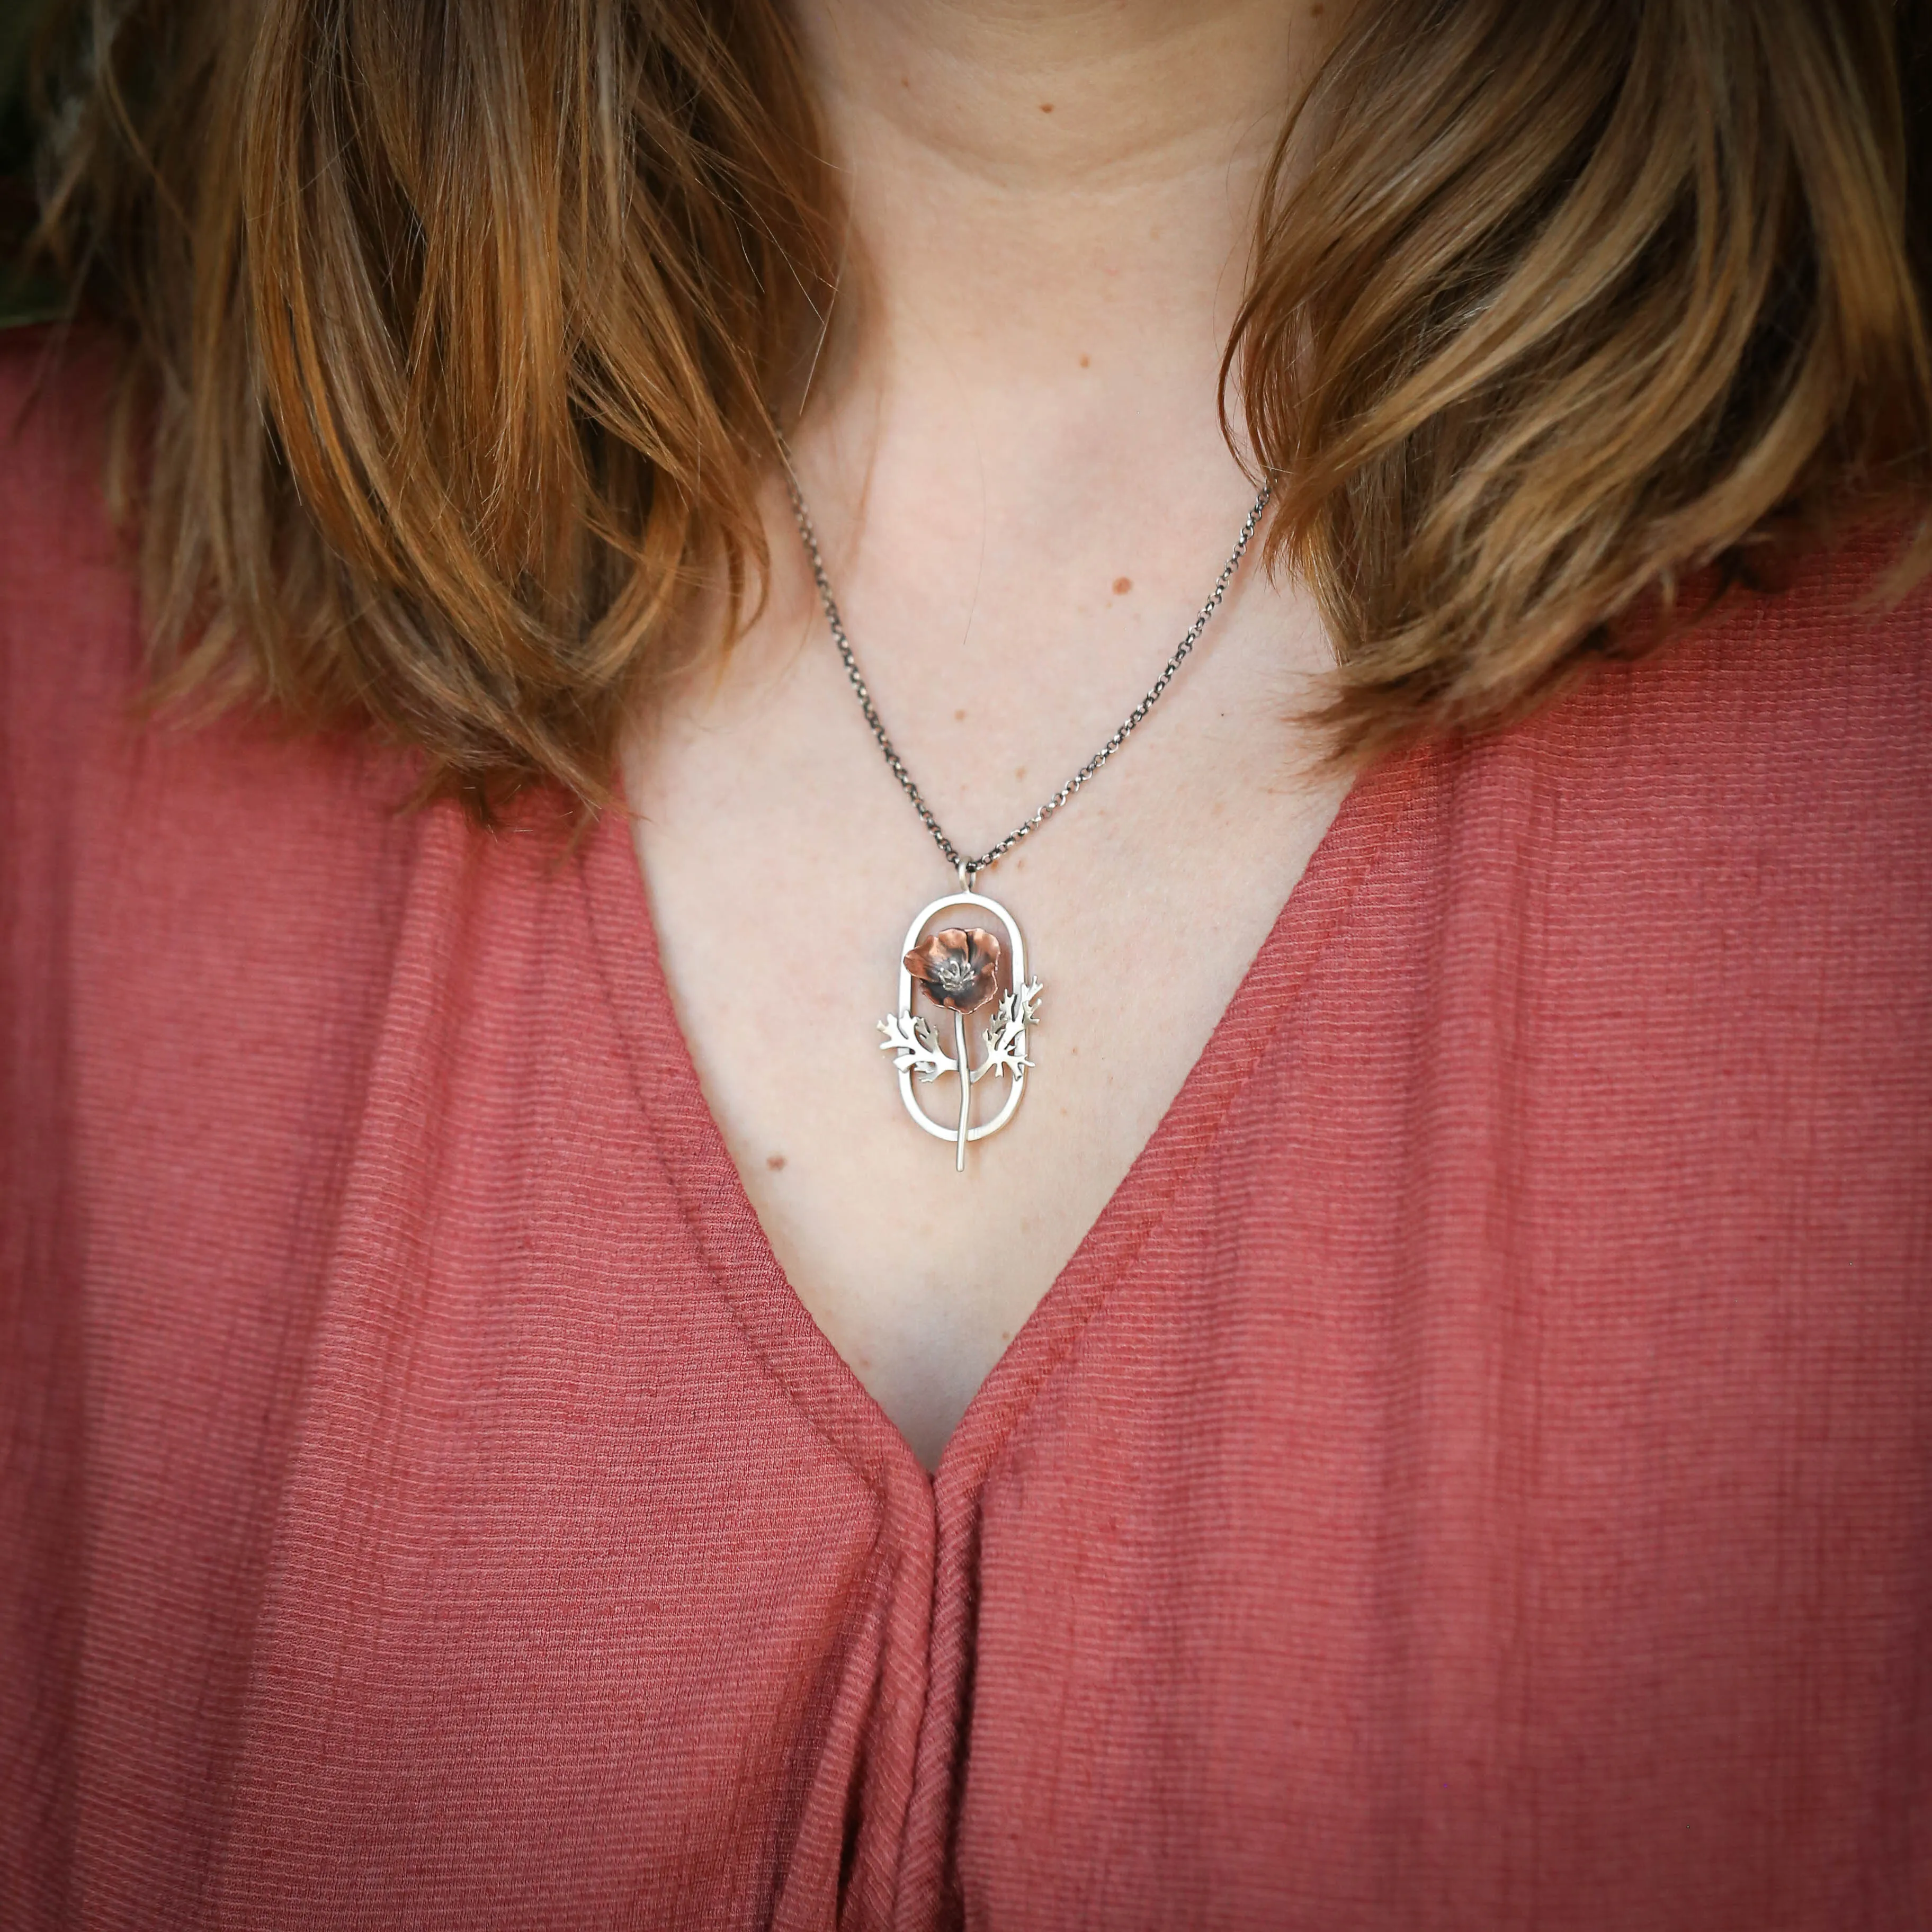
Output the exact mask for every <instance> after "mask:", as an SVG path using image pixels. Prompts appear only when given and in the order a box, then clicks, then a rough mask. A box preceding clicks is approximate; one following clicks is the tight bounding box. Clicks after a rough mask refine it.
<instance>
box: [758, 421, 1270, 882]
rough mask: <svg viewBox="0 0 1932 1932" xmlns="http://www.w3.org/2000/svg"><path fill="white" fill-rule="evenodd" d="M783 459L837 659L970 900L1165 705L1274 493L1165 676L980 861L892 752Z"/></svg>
mask: <svg viewBox="0 0 1932 1932" xmlns="http://www.w3.org/2000/svg"><path fill="white" fill-rule="evenodd" d="M778 450H779V453H780V455H781V456H782V458H784V472H785V489H786V490H787V493H789V495H790V498H791V509H792V515H793V517H795V518H796V520H797V523H798V533H799V536H800V537H802V538H803V539H804V541H805V556H806V557H807V558H808V560H809V561H810V562H811V577H812V581H813V582H814V583H815V584H817V586H818V601H819V602H820V604H822V605H823V607H824V610H825V621H826V624H827V625H828V626H829V628H830V629H831V632H832V642H833V643H835V644H836V645H837V646H838V655H839V656H840V657H841V658H842V659H843V660H844V665H845V675H846V676H847V678H849V679H850V680H851V685H852V688H853V691H854V692H855V693H856V694H857V697H858V700H859V709H860V710H861V711H862V712H864V713H865V722H866V723H867V724H869V725H870V726H871V727H872V736H874V738H876V739H877V740H878V742H879V749H880V751H882V752H883V754H885V760H886V764H887V765H888V766H889V767H890V769H891V771H892V775H893V777H894V778H897V779H898V781H899V784H900V787H901V789H902V790H904V793H905V795H906V796H907V798H909V799H911V801H912V808H913V811H916V812H917V813H918V814H919V820H920V822H921V823H922V824H923V825H924V826H925V827H926V830H927V831H929V832H931V833H932V838H933V842H934V843H935V844H936V845H938V847H939V849H940V850H941V852H943V853H944V854H945V855H946V862H947V864H948V865H950V866H952V867H953V868H954V869H955V870H956V871H958V873H959V885H960V889H961V890H962V892H966V893H967V894H968V895H969V896H970V895H971V889H972V885H973V881H974V878H975V877H977V875H978V874H980V873H982V872H985V871H990V870H991V869H992V867H994V866H995V865H998V863H999V862H1000V861H1001V859H1004V857H1005V856H1007V853H1009V852H1010V851H1011V850H1013V847H1015V846H1016V845H1017V844H1019V842H1020V841H1021V840H1022V838H1025V837H1026V835H1028V833H1029V832H1034V831H1037V830H1038V829H1039V828H1040V826H1042V825H1043V824H1045V823H1046V821H1047V820H1049V818H1051V817H1052V816H1053V814H1055V812H1056V811H1058V810H1059V809H1060V808H1061V806H1062V805H1064V804H1065V803H1066V802H1067V800H1068V799H1070V798H1071V797H1072V796H1073V794H1074V793H1076V792H1077V791H1078V790H1079V789H1080V787H1082V785H1084V784H1085V783H1086V782H1087V781H1088V779H1089V778H1091V777H1092V776H1093V775H1094V773H1095V772H1097V771H1098V770H1099V769H1100V767H1101V766H1103V765H1104V764H1105V763H1106V762H1107V760H1109V758H1111V757H1112V756H1113V755H1114V754H1115V752H1116V751H1118V750H1119V749H1120V748H1121V746H1122V745H1124V744H1125V743H1126V742H1127V739H1129V738H1130V736H1132V735H1133V732H1134V730H1135V728H1136V727H1137V726H1138V725H1139V723H1140V721H1141V720H1142V718H1145V716H1146V715H1148V712H1150V711H1151V710H1152V709H1154V706H1156V705H1157V704H1158V703H1160V698H1161V694H1162V693H1163V691H1166V688H1167V687H1168V686H1169V685H1170V684H1172V682H1174V675H1175V672H1177V671H1178V670H1180V668H1181V666H1182V665H1183V664H1185V663H1186V662H1187V656H1188V653H1189V652H1190V651H1192V650H1193V648H1194V646H1196V644H1197V643H1199V642H1200V641H1201V634H1202V631H1205V630H1206V629H1207V628H1208V623H1209V622H1210V620H1211V619H1212V618H1213V616H1214V613H1215V612H1216V611H1217V610H1220V607H1221V600H1222V598H1224V597H1225V596H1226V595H1227V594H1228V586H1229V584H1230V583H1232V582H1233V581H1234V577H1235V571H1236V570H1238V568H1240V567H1241V559H1242V557H1243V556H1244V554H1245V553H1247V547H1248V541H1249V539H1250V538H1251V537H1253V535H1254V533H1255V532H1256V529H1257V528H1258V527H1259V525H1260V523H1261V520H1262V512H1263V511H1265V510H1266V509H1267V508H1268V497H1269V496H1270V494H1271V490H1270V487H1269V486H1268V484H1262V491H1261V494H1260V495H1259V496H1257V497H1256V499H1255V501H1254V507H1253V508H1252V509H1250V511H1249V512H1248V514H1247V520H1246V521H1245V522H1244V523H1243V524H1242V525H1241V535H1239V536H1238V537H1237V538H1235V547H1234V548H1233V550H1231V551H1230V552H1229V556H1228V561H1227V562H1226V563H1224V564H1223V565H1222V566H1221V574H1220V576H1219V577H1217V578H1216V579H1215V581H1214V589H1213V590H1212V591H1211V592H1210V593H1209V594H1208V601H1207V602H1206V603H1205V604H1202V607H1201V609H1200V611H1199V614H1198V615H1197V616H1196V618H1195V619H1194V621H1193V623H1191V624H1190V625H1188V627H1187V635H1186V636H1185V637H1183V638H1182V639H1181V642H1180V643H1178V644H1177V645H1176V646H1175V648H1174V655H1172V657H1170V658H1169V659H1168V661H1167V662H1166V665H1165V666H1163V668H1162V670H1161V673H1160V676H1158V677H1157V678H1156V679H1154V682H1153V683H1152V684H1151V685H1149V686H1148V688H1147V691H1146V694H1145V696H1144V697H1142V699H1141V701H1140V702H1139V703H1138V704H1136V706H1134V708H1133V710H1131V711H1130V712H1128V713H1127V716H1126V717H1125V718H1123V719H1122V720H1121V723H1120V726H1119V728H1118V730H1115V733H1114V735H1113V736H1112V737H1111V738H1109V739H1108V740H1107V742H1106V743H1105V744H1104V745H1102V746H1101V747H1100V749H1099V750H1098V751H1096V752H1095V753H1094V755H1093V756H1092V757H1091V758H1089V759H1088V760H1087V762H1086V763H1085V764H1084V765H1082V766H1081V767H1080V769H1079V770H1078V771H1077V772H1075V773H1074V774H1073V776H1072V777H1071V778H1069V779H1068V780H1067V782H1066V783H1065V784H1064V785H1062V786H1061V787H1060V789H1059V790H1058V791H1057V792H1055V793H1054V794H1053V796H1052V797H1051V798H1049V799H1048V800H1047V801H1046V803H1045V804H1044V805H1041V806H1040V808H1039V809H1038V810H1037V811H1035V812H1034V814H1033V816H1032V817H1031V818H1029V819H1028V820H1025V822H1024V823H1021V824H1019V825H1016V826H1014V827H1013V830H1012V831H1010V832H1008V833H1007V835H1006V836H1005V838H1002V839H1001V841H999V843H998V844H997V845H989V846H988V847H987V848H986V850H985V851H983V853H980V856H979V857H977V859H969V858H968V857H966V856H965V855H964V854H963V853H962V852H961V851H960V850H959V847H957V846H956V845H955V844H953V841H952V840H951V839H950V838H947V835H946V833H945V831H944V829H943V828H942V827H941V824H940V823H939V820H938V819H937V818H936V817H934V816H933V811H932V806H930V805H928V804H927V803H926V796H925V794H924V793H922V792H921V791H920V790H919V787H918V786H917V784H915V783H914V782H913V775H912V773H911V772H909V771H907V769H906V765H905V760H904V759H903V758H901V757H900V756H899V754H898V751H897V750H896V749H895V748H894V746H893V744H892V739H891V738H890V737H889V736H888V735H887V733H886V727H885V724H884V722H883V720H882V719H881V718H880V716H879V713H878V708H877V706H875V705H874V703H873V702H872V694H871V691H869V690H868V689H867V688H866V685H865V679H864V677H863V676H861V675H860V673H859V660H858V659H857V658H856V657H855V656H853V653H852V644H851V640H850V638H848V637H847V636H846V634H845V624H844V619H842V618H841V616H839V614H838V601H837V599H836V598H834V597H833V595H832V580H831V579H830V577H828V576H827V575H826V569H825V559H824V557H823V556H822V555H821V554H820V551H819V547H818V532H817V530H816V529H814V527H813V526H812V521H811V511H809V510H808V509H807V508H805V493H804V491H803V490H801V489H800V488H799V481H798V472H797V469H796V466H795V465H794V464H793V462H792V460H791V451H790V449H789V448H788V447H787V446H786V444H785V443H784V440H783V439H782V438H781V439H780V440H779V443H778Z"/></svg>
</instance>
